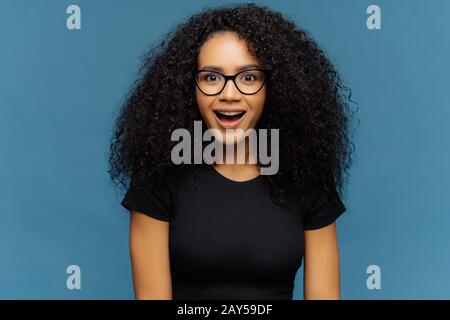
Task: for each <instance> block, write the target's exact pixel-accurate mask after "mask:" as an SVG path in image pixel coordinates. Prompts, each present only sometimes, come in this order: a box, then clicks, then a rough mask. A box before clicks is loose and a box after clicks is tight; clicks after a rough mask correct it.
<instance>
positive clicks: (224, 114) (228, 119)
mask: <svg viewBox="0 0 450 320" xmlns="http://www.w3.org/2000/svg"><path fill="white" fill-rule="evenodd" d="M245 113H246V111H244V110H214V115H215V116H216V119H217V122H218V123H219V125H220V126H221V127H222V128H225V129H228V128H235V127H237V125H238V124H239V122H240V121H241V119H242V118H243V117H244V115H245Z"/></svg>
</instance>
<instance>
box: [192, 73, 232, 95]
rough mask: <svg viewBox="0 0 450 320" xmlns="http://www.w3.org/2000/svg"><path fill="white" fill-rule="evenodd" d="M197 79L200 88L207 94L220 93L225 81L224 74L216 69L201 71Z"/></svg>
mask: <svg viewBox="0 0 450 320" xmlns="http://www.w3.org/2000/svg"><path fill="white" fill-rule="evenodd" d="M196 80H197V84H198V86H199V88H200V90H201V91H203V92H204V93H206V94H217V93H219V92H220V90H222V88H223V85H224V83H225V79H224V78H223V76H222V75H221V74H220V73H217V72H214V71H200V72H199V73H197V79H196Z"/></svg>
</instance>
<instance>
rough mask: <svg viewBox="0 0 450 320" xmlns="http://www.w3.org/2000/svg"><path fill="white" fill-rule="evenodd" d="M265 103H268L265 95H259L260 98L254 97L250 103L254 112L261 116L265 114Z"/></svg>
mask: <svg viewBox="0 0 450 320" xmlns="http://www.w3.org/2000/svg"><path fill="white" fill-rule="evenodd" d="M265 102H266V96H265V95H261V96H259V95H258V96H255V97H252V100H251V101H249V103H250V104H251V107H252V110H253V112H254V113H255V114H256V115H260V114H261V113H262V112H263V110H264V104H265Z"/></svg>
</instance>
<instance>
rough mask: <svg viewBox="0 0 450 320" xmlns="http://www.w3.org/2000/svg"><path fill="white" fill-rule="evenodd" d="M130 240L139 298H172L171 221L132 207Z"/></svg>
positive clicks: (134, 280) (136, 292) (136, 296)
mask: <svg viewBox="0 0 450 320" xmlns="http://www.w3.org/2000/svg"><path fill="white" fill-rule="evenodd" d="M129 241H130V257H131V265H132V271H133V286H134V296H135V298H136V299H137V300H172V280H171V276H170V260H169V245H168V244H169V223H168V222H166V221H162V220H158V219H155V218H152V217H150V216H147V215H145V214H143V213H140V212H137V211H133V210H132V211H131V215H130V238H129Z"/></svg>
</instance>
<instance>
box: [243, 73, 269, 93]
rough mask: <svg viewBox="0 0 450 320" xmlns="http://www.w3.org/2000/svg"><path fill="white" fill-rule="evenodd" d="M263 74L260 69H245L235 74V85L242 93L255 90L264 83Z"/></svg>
mask: <svg viewBox="0 0 450 320" xmlns="http://www.w3.org/2000/svg"><path fill="white" fill-rule="evenodd" d="M264 79H265V74H264V72H263V71H261V70H246V71H243V72H241V73H239V74H238V75H237V76H236V85H237V86H238V88H239V90H241V91H242V92H244V93H247V94H252V93H255V92H257V91H258V90H259V89H261V87H262V86H263V84H264Z"/></svg>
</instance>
